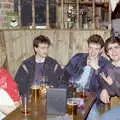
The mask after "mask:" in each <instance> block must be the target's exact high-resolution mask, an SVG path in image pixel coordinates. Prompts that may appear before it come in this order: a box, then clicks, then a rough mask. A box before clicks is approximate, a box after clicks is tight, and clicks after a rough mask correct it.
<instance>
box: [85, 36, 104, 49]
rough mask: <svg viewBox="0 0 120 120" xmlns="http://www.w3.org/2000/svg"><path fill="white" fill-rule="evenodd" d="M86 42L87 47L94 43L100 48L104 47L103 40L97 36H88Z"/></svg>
mask: <svg viewBox="0 0 120 120" xmlns="http://www.w3.org/2000/svg"><path fill="white" fill-rule="evenodd" d="M87 42H88V45H89V44H90V43H95V44H99V45H100V46H101V48H102V47H103V46H104V40H103V38H102V37H101V36H100V35H98V34H94V35H92V36H90V37H89V38H88V40H87Z"/></svg>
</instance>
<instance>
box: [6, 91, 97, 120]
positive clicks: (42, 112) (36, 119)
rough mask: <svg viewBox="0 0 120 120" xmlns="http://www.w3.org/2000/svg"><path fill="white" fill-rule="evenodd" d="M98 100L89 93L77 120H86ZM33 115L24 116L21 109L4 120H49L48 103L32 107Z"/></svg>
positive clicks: (43, 102)
mask: <svg viewBox="0 0 120 120" xmlns="http://www.w3.org/2000/svg"><path fill="white" fill-rule="evenodd" d="M95 99H96V95H95V93H88V94H87V97H86V99H85V106H84V109H83V110H81V111H79V112H78V114H77V116H75V118H76V120H85V119H86V117H87V115H88V113H89V111H90V109H91V107H92V105H93V103H94V101H95ZM31 110H32V112H31V114H30V115H26V116H25V115H24V114H22V113H21V111H20V107H18V108H17V109H15V110H14V111H13V112H11V113H10V114H9V115H8V116H7V117H6V118H4V120H47V114H46V102H45V100H44V99H41V101H40V102H39V104H37V107H36V106H35V105H32V106H31Z"/></svg>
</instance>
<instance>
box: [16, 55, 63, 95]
mask: <svg viewBox="0 0 120 120" xmlns="http://www.w3.org/2000/svg"><path fill="white" fill-rule="evenodd" d="M43 67H44V74H45V76H47V77H48V84H50V85H53V86H54V87H59V85H60V84H61V83H60V81H61V80H60V79H61V78H60V77H61V75H62V69H61V67H60V65H59V64H58V62H57V61H56V60H55V59H53V58H51V57H49V56H48V57H46V59H45V62H44V65H43ZM34 74H35V56H34V55H33V56H31V57H30V58H28V59H26V60H25V61H23V63H22V64H21V65H20V67H19V69H18V70H17V72H16V75H15V80H16V82H17V84H18V88H19V92H20V95H23V94H27V93H28V92H29V90H30V86H31V83H32V82H33V79H34Z"/></svg>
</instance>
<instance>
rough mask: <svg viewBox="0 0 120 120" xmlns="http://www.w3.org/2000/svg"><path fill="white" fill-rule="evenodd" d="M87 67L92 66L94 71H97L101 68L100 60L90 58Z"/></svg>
mask: <svg viewBox="0 0 120 120" xmlns="http://www.w3.org/2000/svg"><path fill="white" fill-rule="evenodd" d="M87 65H89V66H91V67H92V68H93V69H95V70H97V69H98V68H99V65H98V59H96V58H91V57H88V59H87Z"/></svg>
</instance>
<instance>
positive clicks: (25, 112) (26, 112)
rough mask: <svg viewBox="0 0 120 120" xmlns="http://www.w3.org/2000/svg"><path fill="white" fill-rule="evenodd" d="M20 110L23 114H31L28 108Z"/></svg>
mask: <svg viewBox="0 0 120 120" xmlns="http://www.w3.org/2000/svg"><path fill="white" fill-rule="evenodd" d="M21 112H22V113H23V114H25V115H29V114H31V111H30V110H27V111H24V110H22V111H21Z"/></svg>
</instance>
